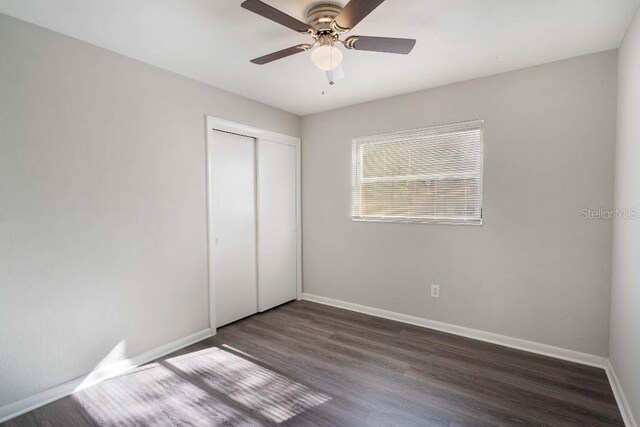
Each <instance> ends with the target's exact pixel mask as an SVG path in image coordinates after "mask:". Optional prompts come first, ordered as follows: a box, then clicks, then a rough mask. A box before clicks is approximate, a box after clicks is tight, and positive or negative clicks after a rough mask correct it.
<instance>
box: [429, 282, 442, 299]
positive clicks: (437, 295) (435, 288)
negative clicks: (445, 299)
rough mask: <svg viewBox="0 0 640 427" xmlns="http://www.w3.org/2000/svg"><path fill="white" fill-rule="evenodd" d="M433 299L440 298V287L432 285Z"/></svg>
mask: <svg viewBox="0 0 640 427" xmlns="http://www.w3.org/2000/svg"><path fill="white" fill-rule="evenodd" d="M431 298H440V285H431Z"/></svg>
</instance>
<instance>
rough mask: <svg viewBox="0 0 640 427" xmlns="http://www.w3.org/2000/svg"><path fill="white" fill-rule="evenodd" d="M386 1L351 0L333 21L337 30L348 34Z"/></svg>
mask: <svg viewBox="0 0 640 427" xmlns="http://www.w3.org/2000/svg"><path fill="white" fill-rule="evenodd" d="M382 2H384V0H351V1H350V2H349V3H347V5H346V6H345V7H344V8H343V9H342V10H341V11H340V13H339V14H338V16H336V17H335V19H334V20H333V24H334V25H335V26H336V30H338V31H341V32H346V31H349V30H350V29H352V28H353V27H355V26H356V25H357V24H358V22H360V21H362V20H363V19H364V18H366V16H367V15H368V14H370V13H371V12H372V11H373V9H375V8H376V7H378V6H380V5H381V4H382Z"/></svg>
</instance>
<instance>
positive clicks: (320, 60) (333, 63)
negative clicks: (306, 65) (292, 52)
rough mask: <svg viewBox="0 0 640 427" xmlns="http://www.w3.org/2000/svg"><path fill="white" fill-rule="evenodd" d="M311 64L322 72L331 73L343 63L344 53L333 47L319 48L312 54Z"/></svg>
mask: <svg viewBox="0 0 640 427" xmlns="http://www.w3.org/2000/svg"><path fill="white" fill-rule="evenodd" d="M311 62H313V64H314V65H315V66H316V67H318V68H319V69H321V70H322V71H330V70H333V69H334V68H336V67H337V66H338V65H340V64H341V63H342V52H341V51H340V49H337V48H335V47H333V46H331V45H324V46H319V47H317V48H315V49H314V50H313V52H311Z"/></svg>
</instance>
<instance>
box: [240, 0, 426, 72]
mask: <svg viewBox="0 0 640 427" xmlns="http://www.w3.org/2000/svg"><path fill="white" fill-rule="evenodd" d="M382 2H384V0H351V1H349V2H348V3H347V4H346V6H345V7H344V8H342V7H340V6H338V5H336V4H334V3H319V4H316V5H315V6H313V7H311V8H310V9H309V10H308V11H307V23H304V22H302V21H299V20H297V19H296V18H294V17H292V16H290V15H287V14H286V13H284V12H282V11H280V10H278V9H276V8H274V7H272V6H270V5H268V4H266V3H264V2H262V1H260V0H246V1H245V2H243V3H242V5H241V6H242V7H243V8H245V9H247V10H249V11H251V12H253V13H257V14H258V15H260V16H263V17H265V18H267V19H270V20H272V21H274V22H277V23H278V24H281V25H284V26H285V27H287V28H291V29H292V30H294V31H296V32H298V33H301V34H306V35H309V36H311V37H313V39H314V40H313V42H312V43H303V44H299V45H296V46H292V47H289V48H286V49H282V50H279V51H277V52H273V53H270V54H268V55H264V56H261V57H259V58H254V59H252V60H251V62H252V63H254V64H258V65H264V64H268V63H269V62H273V61H275V60H278V59H282V58H286V57H287V56H291V55H295V54H296V53H300V52H305V51H307V50H310V49H313V51H312V52H311V61H312V62H313V64H314V65H315V66H316V67H318V68H319V69H320V70H322V71H325V72H326V73H327V77H328V78H329V83H330V84H333V81H334V74H336V75H337V74H341V70H340V69H339V68H338V67H340V64H341V63H342V56H343V55H342V51H341V50H340V49H338V48H336V47H335V45H336V44H342V45H343V46H344V47H346V48H347V49H353V50H366V51H373V52H385V53H399V54H403V55H406V54H408V53H409V52H411V50H412V49H413V47H414V46H415V44H416V41H415V40H414V39H400V38H391V37H372V36H349V37H347V38H346V39H344V40H341V39H340V37H341V36H342V35H343V34H345V33H347V32H349V31H351V30H352V29H353V27H355V26H356V25H357V24H358V23H359V22H360V21H362V20H363V19H364V18H365V17H366V16H367V15H369V14H370V13H371V12H372V11H373V10H374V9H375V8H376V7H378V6H380V4H382Z"/></svg>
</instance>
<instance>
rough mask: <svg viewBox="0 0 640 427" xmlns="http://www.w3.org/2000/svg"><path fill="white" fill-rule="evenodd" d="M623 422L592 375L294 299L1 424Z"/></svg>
mask: <svg viewBox="0 0 640 427" xmlns="http://www.w3.org/2000/svg"><path fill="white" fill-rule="evenodd" d="M274 424H283V425H330V426H352V425H354V426H370V425H374V426H377V425H386V426H413V425H415V426H432V425H433V426H480V425H520V424H523V425H553V426H592V425H623V421H622V418H621V416H620V413H619V411H618V407H617V406H616V402H615V399H614V396H613V393H612V391H611V387H610V385H609V383H608V381H607V376H606V374H605V372H604V371H603V370H602V369H598V368H592V367H588V366H583V365H578V364H574V363H570V362H565V361H561V360H557V359H552V358H548V357H543V356H538V355H534V354H531V353H526V352H523V351H518V350H513V349H508V348H504V347H500V346H497V345H492V344H487V343H483V342H480V341H474V340H471V339H467V338H462V337H458V336H455V335H449V334H445V333H441V332H436V331H431V330H428V329H423V328H419V327H414V326H411V325H406V324H403V323H397V322H392V321H389V320H384V319H379V318H375V317H371V316H367V315H363V314H358V313H353V312H350V311H346V310H340V309H336V308H332V307H328V306H324V305H320V304H315V303H311V302H306V301H297V302H292V303H289V304H286V305H284V306H281V307H278V308H276V309H274V310H271V311H269V312H266V313H263V314H258V315H255V316H252V317H249V318H247V319H244V320H241V321H239V322H236V323H234V324H231V325H228V326H226V327H223V328H220V329H218V335H216V336H215V337H213V338H210V339H207V340H204V341H201V342H199V343H197V344H195V345H193V346H190V347H188V348H186V349H183V350H181V351H179V352H177V353H174V354H172V355H169V356H166V357H163V358H161V359H159V360H156V361H154V362H152V363H149V364H147V365H145V366H142V367H140V368H138V369H136V370H135V371H133V372H132V373H130V374H128V375H124V376H121V377H118V378H114V379H112V380H109V381H106V382H103V383H101V384H99V385H97V386H94V387H91V388H89V389H86V390H83V391H81V392H78V393H76V394H74V395H72V396H69V397H66V398H64V399H61V400H58V401H56V402H53V403H51V404H49V405H46V406H44V407H42V408H39V409H37V410H35V411H32V412H30V413H28V414H25V415H23V416H20V417H18V418H15V419H13V420H11V421H9V422H8V423H7V424H6V426H7V427H8V426H32V425H47V426H81V425H89V426H93V425H120V426H125V425H196V426H200V425H203V426H207V425H228V426H235V425H242V426H244V425H274Z"/></svg>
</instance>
